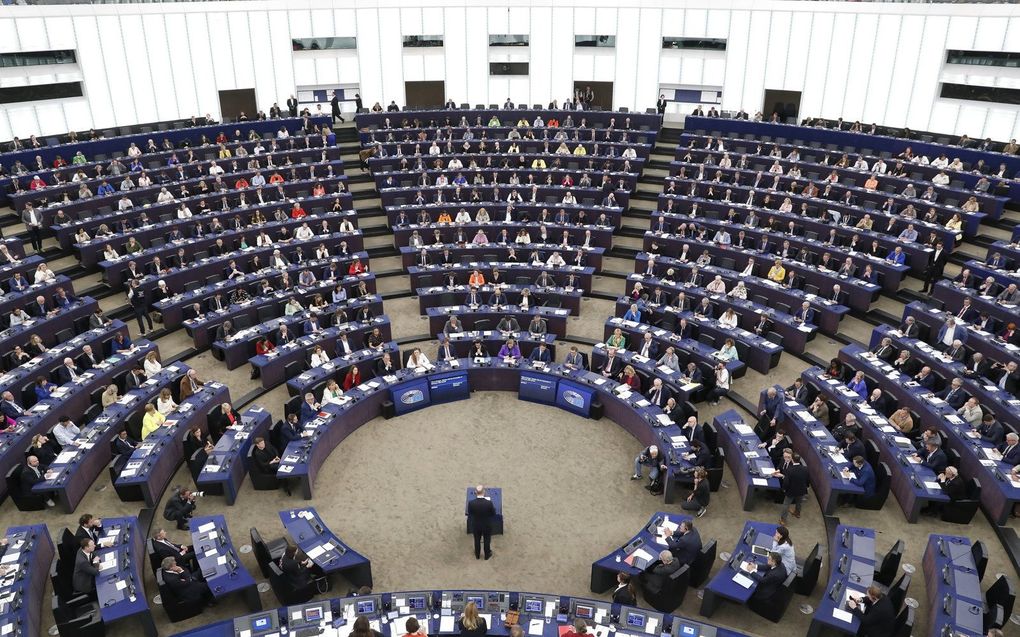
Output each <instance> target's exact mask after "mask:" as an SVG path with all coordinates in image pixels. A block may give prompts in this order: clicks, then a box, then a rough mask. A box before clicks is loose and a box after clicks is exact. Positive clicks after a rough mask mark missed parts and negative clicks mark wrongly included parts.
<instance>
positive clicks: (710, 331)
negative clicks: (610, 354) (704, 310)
mask: <svg viewBox="0 0 1020 637" xmlns="http://www.w3.org/2000/svg"><path fill="white" fill-rule="evenodd" d="M633 303H634V301H633V299H631V298H630V297H621V298H618V299H617V300H616V318H611V319H609V320H607V321H606V325H605V330H604V331H605V337H606V338H609V335H610V334H611V333H612V331H613V328H615V327H623V328H624V330H625V331H628V332H630V333H631V334H634V330H635V329H637V330H639V331H640V332H645V331H647V330H648V329H649V326H648V325H646V324H645V323H644V322H642V323H635V322H634V321H629V320H624V319H623V318H622V317H623V316H625V315H626V314H627V312H628V311H630V306H631V305H632V304H633ZM642 305H647V304H645V303H642V302H638V308H639V309H640V308H641V306H642ZM667 307H668V306H667ZM663 311H665V309H663ZM671 314H672V315H673V316H674V317H676V318H675V320H676V319H686V321H687V325H688V333H686V334H683V335H678V334H676V329H677V324H678V321H677V323H674V324H673V329H672V330H671V329H667V328H662V329H655V330H653V331H652V334H653V335H654V336H655V340H656V342H657V344H658V345H659V347H660V348H661V349H660V350H659V351H658V352H657V353H658V356H659V357H661V356H662V354H663V353H664V352H665V348H664V347H663V344H665V346H666V347H668V346H669V345H670V344H672V343H669V342H667V341H675V340H676V339H675V338H674V337H676V336H679V338H691V339H695V340H698V341H699V342H700V343H702V344H704V345H707V346H708V347H711V348H715V350H718V349H720V348H721V347H722V346H723V344H724V343H725V342H726V339H728V338H732V339H733V341H734V343H735V346H736V348H737V353H738V354H739V355H740V359H741V360H740V362H742V363H744V365H745V366H746V367H750V368H751V369H753V370H755V371H757V372H761V373H762V374H767V373H769V370H770V369H772V368H773V367H775V366H776V365H778V364H779V357H780V356H781V355H782V353H783V346H782V345H779V344H778V343H773V342H772V341H770V340H769V339H767V338H764V337H762V336H758V335H757V334H755V333H754V332H749V331H748V330H745V329H743V328H741V327H736V328H732V329H731V328H728V327H724V326H722V325H720V324H719V321H718V320H713V319H709V318H704V317H700V318H699V317H697V316H695V314H694V313H693V312H691V311H690V310H688V311H685V312H672V313H671ZM641 318H642V319H645V318H646V316H645V315H644V314H642V317H641ZM647 318H648V319H649V323H654V322H655V312H654V311H648V312H647ZM716 319H718V317H716ZM737 319H738V322H744V321H743V320H742V319H743V316H741V315H740V314H739V313H737ZM660 322H661V321H660ZM670 332H673V333H672V334H670ZM702 336H704V339H702ZM706 340H709V341H711V342H710V343H705V341H706ZM640 344H641V343H640V340H632V341H630V345H631V348H632V349H637V348H638V347H639V346H640ZM727 367H729V366H727ZM732 371H734V372H736V376H735V377H736V378H739V377H741V376H743V375H744V372H745V371H746V370H744V369H743V368H742V367H741V366H737V367H736V369H733V370H732Z"/></svg>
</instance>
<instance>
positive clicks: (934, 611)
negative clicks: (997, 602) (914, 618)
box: [921, 534, 1009, 637]
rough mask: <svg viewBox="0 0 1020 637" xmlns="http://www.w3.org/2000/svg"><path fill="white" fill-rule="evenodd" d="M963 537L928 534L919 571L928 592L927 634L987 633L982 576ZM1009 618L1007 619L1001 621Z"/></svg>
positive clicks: (971, 636) (963, 635)
mask: <svg viewBox="0 0 1020 637" xmlns="http://www.w3.org/2000/svg"><path fill="white" fill-rule="evenodd" d="M972 549H973V545H972V544H971V541H970V539H968V538H966V537H957V536H952V535H934V534H932V535H929V536H928V545H927V547H925V549H924V557H923V558H922V559H921V568H922V570H923V571H924V579H925V583H926V584H927V586H925V588H926V590H927V591H928V634H929V635H947V634H952V635H958V636H960V637H981V636H982V635H985V634H987V630H986V629H985V624H984V619H985V618H984V613H985V612H986V611H987V608H986V604H985V596H984V594H983V593H982V592H981V575H983V572H981V570H979V568H978V565H977V564H976V563H975V560H974V554H973V552H972ZM1003 619H1007V620H1008V619H1009V618H1003Z"/></svg>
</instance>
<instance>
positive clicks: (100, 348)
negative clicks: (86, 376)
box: [0, 319, 129, 405]
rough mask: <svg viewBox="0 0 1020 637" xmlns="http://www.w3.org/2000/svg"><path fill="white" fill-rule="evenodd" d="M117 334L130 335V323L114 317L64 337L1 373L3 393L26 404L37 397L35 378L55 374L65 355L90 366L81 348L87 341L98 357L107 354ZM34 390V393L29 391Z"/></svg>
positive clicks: (103, 356)
mask: <svg viewBox="0 0 1020 637" xmlns="http://www.w3.org/2000/svg"><path fill="white" fill-rule="evenodd" d="M117 334H123V335H124V336H126V337H127V336H129V334H128V328H127V325H125V324H124V323H123V322H122V321H120V320H119V319H118V320H115V321H111V322H110V324H109V325H108V326H107V327H97V328H94V329H90V330H88V331H87V332H82V333H81V334H79V335H77V336H75V337H74V338H72V339H70V340H68V341H61V342H58V343H57V344H55V345H54V346H53V347H51V348H50V349H48V350H46V352H45V353H43V354H40V355H38V356H35V357H33V358H31V359H29V361H28V362H26V363H22V364H21V365H18V366H17V367H14V368H11V369H10V371H8V372H6V373H5V374H3V375H2V376H0V393H2V392H5V391H9V392H11V393H12V394H14V399H15V400H17V401H19V402H20V403H21V404H23V405H28V404H30V403H31V402H34V401H35V387H34V385H35V379H36V378H37V377H39V376H40V375H42V376H48V377H51V378H52V377H53V376H54V374H55V373H56V372H58V371H59V370H60V367H62V366H63V364H64V359H65V358H67V357H71V358H73V359H75V360H76V361H78V366H79V367H82V368H86V369H87V368H89V365H88V364H85V362H84V360H83V359H82V358H81V357H82V356H83V354H82V350H83V349H84V348H85V346H86V345H88V346H89V347H91V348H92V351H93V355H94V356H95V357H96V359H97V360H100V361H101V360H103V359H105V358H107V357H108V356H109V355H110V354H111V353H112V352H111V351H110V343H111V342H112V341H113V339H114V337H116V335H117ZM29 390H31V394H29V393H28V392H29Z"/></svg>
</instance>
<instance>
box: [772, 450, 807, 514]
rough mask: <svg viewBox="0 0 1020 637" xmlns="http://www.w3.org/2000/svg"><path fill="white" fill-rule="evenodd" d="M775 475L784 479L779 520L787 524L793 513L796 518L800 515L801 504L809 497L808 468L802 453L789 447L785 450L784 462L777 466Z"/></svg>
mask: <svg viewBox="0 0 1020 637" xmlns="http://www.w3.org/2000/svg"><path fill="white" fill-rule="evenodd" d="M773 476H775V477H777V478H779V479H780V480H781V481H782V485H783V510H782V513H780V515H779V520H780V522H782V523H783V524H786V520H787V519H788V518H789V517H790V514H791V513H792V514H793V517H795V518H799V517H800V511H801V505H803V504H804V500H805V499H807V492H808V473H807V468H806V467H805V466H804V465H802V464H801V463H800V454H798V453H797V452H796V451H794V450H793V449H790V448H789V447H787V448H786V449H784V450H783V464H781V465H780V466H779V467H777V471H776V473H774V474H773Z"/></svg>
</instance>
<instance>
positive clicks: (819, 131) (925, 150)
mask: <svg viewBox="0 0 1020 637" xmlns="http://www.w3.org/2000/svg"><path fill="white" fill-rule="evenodd" d="M684 128H685V129H686V130H687V131H692V132H696V133H705V132H709V131H711V132H712V133H713V134H714V133H716V132H717V131H721V133H720V134H722V133H726V134H729V135H743V136H745V138H746V136H747V135H753V136H754V138H755V139H761V140H762V141H771V140H772V137H773V136H775V141H776V142H777V143H781V144H785V143H786V140H787V139H791V140H793V142H794V143H797V144H799V145H800V146H801V150H802V151H817V150H818V149H816V148H813V147H811V146H810V144H818V145H819V147H820V146H821V144H826V145H827V148H829V149H831V150H833V151H837V152H846V153H849V154H861V155H864V156H865V158H866V159H867V160H868V161H869V162H874V161H875V160H876V159H877V158H878V157H879V156H882V157H892V156H894V155H899V154H900V153H901V152H902V151H903V150H904V149H906V148H907V147H910V148H911V149H913V151H914V152H915V153H918V154H928V155H930V156H931V157H938V156H939V155H940V154H942V153H945V154H946V155H947V156H950V157H954V158H955V157H959V158H960V159H961V160H963V161H965V162H968V163H976V162H977V161H978V160H981V159H983V160H985V163H986V164H988V163H990V162H993V161H994V162H995V164H996V165H998V164H999V163H1003V162H1004V163H1006V165H1007V166H1009V167H1010V170H1012V171H1013V172H1016V171H1017V170H1020V159H1018V158H1017V157H1016V156H1015V155H1007V154H1004V153H996V152H991V151H981V150H978V149H976V148H962V147H960V146H951V145H949V143H948V139H947V140H946V142H944V143H934V142H931V141H921V140H918V139H904V138H900V137H892V136H889V135H869V134H867V133H863V132H861V133H855V132H850V131H844V130H831V129H828V128H815V127H810V126H799V125H797V124H779V123H771V122H750V121H747V120H737V119H720V118H713V119H709V118H704V117H688V118H687V119H686V120H685V124H684ZM875 151H878V152H877V153H876V152H875ZM910 167H911V170H922V169H927V170H931V172H930V173H929V172H926V173H925V175H926V176H930V175H934V174H935V170H934V169H931V168H930V167H928V166H921V165H919V164H914V163H910ZM952 176H953V177H954V178H956V179H960V180H963V181H964V182H965V183H966V185H968V186H970V185H973V184H974V183H975V182H976V181H977V177H976V176H975V175H974V174H973V173H971V172H970V171H967V172H963V171H959V172H953V173H952ZM1011 191H1012V193H1013V196H1014V197H1016V196H1017V195H1020V193H1018V192H1017V191H1015V190H1012V189H1011Z"/></svg>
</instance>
